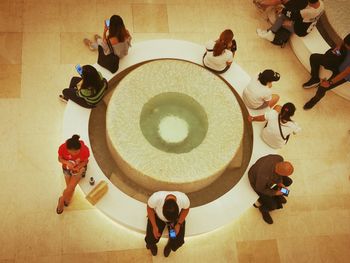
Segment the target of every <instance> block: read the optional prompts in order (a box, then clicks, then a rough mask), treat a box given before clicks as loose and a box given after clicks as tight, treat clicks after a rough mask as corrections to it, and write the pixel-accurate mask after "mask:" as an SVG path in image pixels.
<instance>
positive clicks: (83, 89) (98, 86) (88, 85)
mask: <svg viewBox="0 0 350 263" xmlns="http://www.w3.org/2000/svg"><path fill="white" fill-rule="evenodd" d="M107 87H108V83H107V80H106V79H104V78H103V77H102V75H101V73H100V72H98V71H97V70H96V69H95V68H94V67H93V66H90V65H85V66H83V67H82V74H81V77H73V78H72V79H71V81H70V85H69V88H68V89H64V90H62V94H61V95H59V98H60V99H61V100H62V101H64V102H67V101H68V100H72V101H74V102H75V103H77V104H79V105H80V106H82V107H84V108H93V107H95V106H96V105H97V103H98V102H99V101H101V100H102V98H103V95H104V93H105V91H106V89H107Z"/></svg>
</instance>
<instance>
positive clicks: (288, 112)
mask: <svg viewBox="0 0 350 263" xmlns="http://www.w3.org/2000/svg"><path fill="white" fill-rule="evenodd" d="M294 112H295V106H294V104H293V103H291V102H287V103H286V104H284V105H283V106H282V109H281V112H280V114H279V116H280V120H281V121H282V120H283V121H292V120H291V118H290V117H292V116H293V115H294Z"/></svg>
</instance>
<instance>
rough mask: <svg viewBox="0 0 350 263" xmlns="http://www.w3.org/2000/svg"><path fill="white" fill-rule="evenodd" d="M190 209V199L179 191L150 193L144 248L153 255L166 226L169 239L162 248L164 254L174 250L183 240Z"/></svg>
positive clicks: (166, 255) (167, 254)
mask: <svg viewBox="0 0 350 263" xmlns="http://www.w3.org/2000/svg"><path fill="white" fill-rule="evenodd" d="M189 210H190V200H189V199H188V197H187V195H186V194H184V193H181V192H176V191H173V192H168V191H159V192H155V193H153V194H152V195H151V197H150V198H149V199H148V202H147V217H148V221H147V230H146V237H145V241H146V248H147V249H149V250H151V253H152V255H153V256H155V255H157V252H158V248H157V243H158V242H159V239H160V237H161V236H162V233H163V230H164V228H165V226H167V227H168V232H169V240H168V243H167V245H166V246H165V248H164V252H163V253H164V256H165V257H168V256H169V254H170V252H171V250H172V251H176V250H177V249H178V248H179V247H181V246H182V245H183V244H184V243H185V241H184V237H185V223H186V222H185V219H186V217H187V215H188V213H189Z"/></svg>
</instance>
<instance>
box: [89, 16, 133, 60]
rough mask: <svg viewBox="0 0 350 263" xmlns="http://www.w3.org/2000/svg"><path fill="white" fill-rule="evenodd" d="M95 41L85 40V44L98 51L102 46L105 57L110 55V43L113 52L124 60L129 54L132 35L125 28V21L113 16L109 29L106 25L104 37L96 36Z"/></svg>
mask: <svg viewBox="0 0 350 263" xmlns="http://www.w3.org/2000/svg"><path fill="white" fill-rule="evenodd" d="M94 38H95V41H91V40H89V39H87V38H85V39H84V43H85V45H86V46H88V47H89V48H90V49H91V50H97V49H98V46H99V45H100V46H102V48H103V51H104V53H105V55H108V54H110V52H111V51H110V49H109V46H108V41H109V42H110V44H111V46H112V47H113V52H114V54H116V55H117V56H118V57H119V58H123V57H124V56H126V55H127V54H128V50H129V47H130V46H131V35H130V33H129V31H128V30H127V29H126V28H125V25H124V21H123V19H122V18H121V17H120V16H118V15H113V16H111V18H110V19H109V27H107V25H106V23H105V24H104V30H103V37H100V36H99V35H95V37H94Z"/></svg>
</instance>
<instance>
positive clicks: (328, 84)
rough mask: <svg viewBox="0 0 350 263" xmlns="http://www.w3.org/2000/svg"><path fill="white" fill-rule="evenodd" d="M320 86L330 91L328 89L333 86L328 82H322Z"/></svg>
mask: <svg viewBox="0 0 350 263" xmlns="http://www.w3.org/2000/svg"><path fill="white" fill-rule="evenodd" d="M320 86H321V87H322V88H326V89H328V88H329V87H330V86H331V84H330V83H329V81H328V80H322V81H321V84H320Z"/></svg>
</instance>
